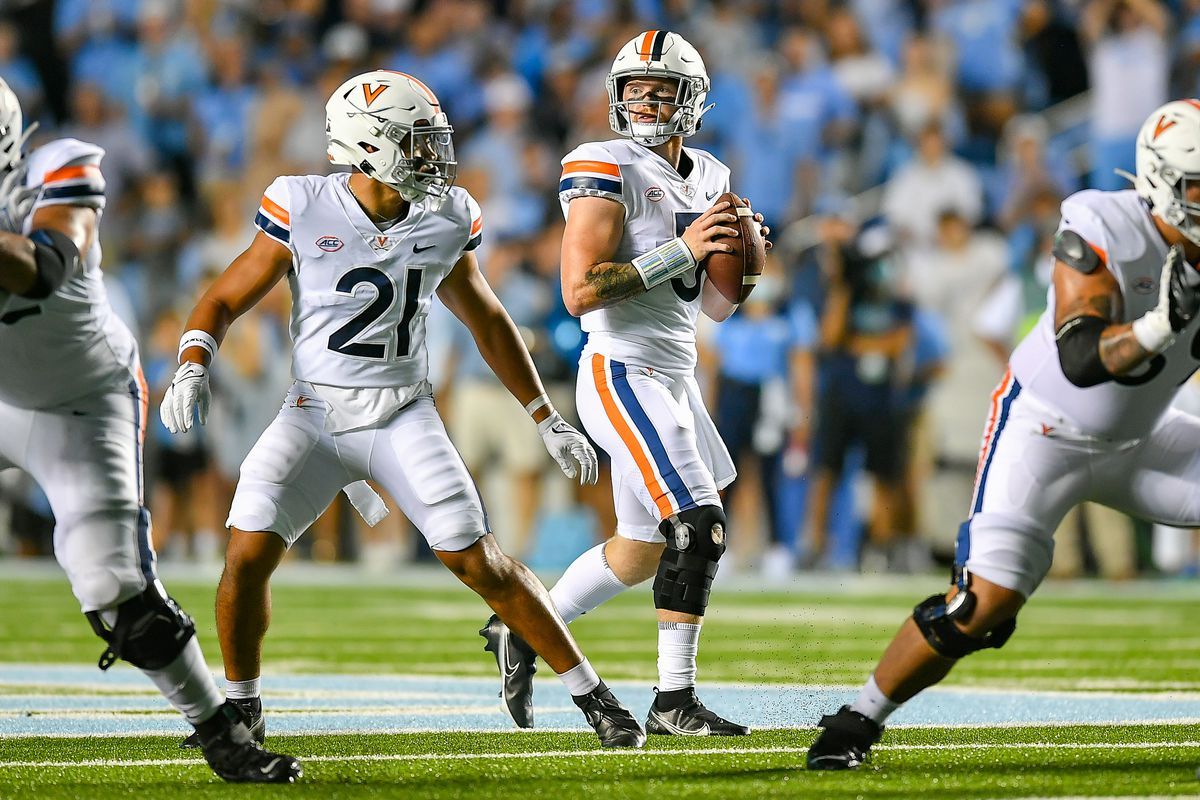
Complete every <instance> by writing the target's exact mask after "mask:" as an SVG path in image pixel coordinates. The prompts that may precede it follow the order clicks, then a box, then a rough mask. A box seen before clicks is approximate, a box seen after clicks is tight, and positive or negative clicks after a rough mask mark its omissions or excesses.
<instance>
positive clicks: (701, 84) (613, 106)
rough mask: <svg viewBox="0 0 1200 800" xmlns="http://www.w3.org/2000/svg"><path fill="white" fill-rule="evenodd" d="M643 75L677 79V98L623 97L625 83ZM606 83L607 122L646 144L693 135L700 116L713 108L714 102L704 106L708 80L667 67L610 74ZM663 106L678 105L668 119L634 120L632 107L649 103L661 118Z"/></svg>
mask: <svg viewBox="0 0 1200 800" xmlns="http://www.w3.org/2000/svg"><path fill="white" fill-rule="evenodd" d="M642 77H649V78H667V79H670V80H673V81H676V83H677V88H676V90H675V98H674V99H673V100H656V99H652V97H650V96H647V97H646V98H644V99H642V98H639V99H633V100H626V99H624V93H625V85H626V84H627V83H628V82H629V81H630V80H633V79H635V78H642ZM605 86H606V88H607V89H608V122H609V125H610V126H611V127H612V129H613V131H614V132H616V133H619V134H621V135H622V136H628V137H629V138H631V139H633V140H634V141H635V142H638V143H639V144H642V145H645V146H647V147H655V146H657V145H660V144H662V143H663V142H665V141H667V140H668V139H670V138H671V137H672V136H684V137H687V136H691V135H692V134H693V133H695V132H696V131H697V130H699V129H700V118H701V117H703V116H704V114H705V113H707V112H708V110H709V109H710V108H712V107H713V106H712V104H710V105H708V106H704V105H703V104H704V98H705V96H706V95H707V93H708V82H707V81H706V80H704V79H703V78H701V77H698V76H695V75H684V74H683V73H679V72H669V71H665V70H654V71H653V72H651V71H649V70H645V71H642V70H638V71H633V72H625V73H611V74H609V76H608V78H607V79H606V80H605ZM664 105H667V106H674V108H675V112H674V113H673V114H671V116H670V118H669V119H667V120H666V121H665V122H662V121H659V122H655V123H638V122H633V117H632V115H631V112H630V110H629V107H630V106H648V107H650V108H652V109H653V112H652V113H654V114H655V115H656V118H657V119H659V120H661V119H662V114H660V113H659V112H660V110H661V108H662V106H664Z"/></svg>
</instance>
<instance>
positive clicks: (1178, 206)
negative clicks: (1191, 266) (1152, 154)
mask: <svg viewBox="0 0 1200 800" xmlns="http://www.w3.org/2000/svg"><path fill="white" fill-rule="evenodd" d="M1138 183H1140V184H1141V185H1140V186H1138V188H1139V189H1140V190H1141V191H1140V192H1139V193H1141V194H1142V196H1144V197H1148V198H1149V199H1150V205H1151V211H1152V212H1153V213H1154V214H1155V215H1156V216H1158V217H1160V218H1161V219H1162V221H1163V222H1165V223H1167V224H1168V225H1170V226H1171V227H1173V228H1175V229H1176V230H1178V231H1179V232H1180V233H1182V234H1183V235H1184V236H1185V237H1187V238H1188V239H1189V240H1190V241H1191V242H1192V243H1193V244H1196V245H1200V203H1192V202H1189V201H1188V199H1187V190H1188V188H1189V187H1191V186H1200V174H1197V173H1185V172H1183V171H1181V170H1179V169H1177V168H1175V167H1172V166H1169V165H1161V166H1160V167H1159V168H1158V169H1157V170H1153V171H1150V170H1147V171H1145V173H1144V174H1142V175H1139V176H1138V177H1137V178H1136V179H1135V184H1138Z"/></svg>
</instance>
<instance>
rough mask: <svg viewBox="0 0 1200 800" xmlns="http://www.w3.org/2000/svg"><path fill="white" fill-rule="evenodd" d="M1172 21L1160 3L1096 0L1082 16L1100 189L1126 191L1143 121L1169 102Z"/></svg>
mask: <svg viewBox="0 0 1200 800" xmlns="http://www.w3.org/2000/svg"><path fill="white" fill-rule="evenodd" d="M1168 21H1169V17H1168V14H1167V10H1166V9H1165V8H1164V7H1163V6H1162V5H1160V4H1159V2H1158V0H1091V2H1090V3H1088V5H1087V7H1086V8H1085V9H1084V10H1083V15H1082V17H1081V18H1080V32H1081V33H1082V35H1083V40H1084V42H1085V44H1086V46H1087V49H1088V71H1089V73H1090V74H1091V83H1092V131H1091V136H1092V141H1091V145H1092V147H1091V156H1092V178H1091V185H1092V188H1094V189H1122V188H1124V187H1125V179H1124V178H1122V177H1120V176H1119V175H1117V174H1116V173H1115V172H1114V170H1117V169H1121V170H1125V171H1126V172H1132V171H1133V167H1134V163H1133V153H1134V146H1133V145H1134V139H1135V138H1136V137H1137V132H1138V128H1139V127H1141V124H1142V121H1143V120H1145V119H1146V117H1147V116H1149V114H1150V112H1152V111H1153V110H1154V109H1155V108H1157V107H1158V106H1160V105H1162V104H1163V103H1164V102H1166V100H1167V81H1168V77H1169V73H1170V62H1169V53H1168V49H1167V46H1166V41H1165V37H1166V33H1167V24H1168Z"/></svg>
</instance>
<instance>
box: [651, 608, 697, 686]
mask: <svg viewBox="0 0 1200 800" xmlns="http://www.w3.org/2000/svg"><path fill="white" fill-rule="evenodd" d="M699 649H700V626H699V625H696V624H693V623H691V622H660V623H658V689H659V691H661V692H669V691H672V690H673V689H686V688H688V687H689V686H695V685H696V651H697V650H699Z"/></svg>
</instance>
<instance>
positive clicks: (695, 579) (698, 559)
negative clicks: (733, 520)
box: [654, 506, 725, 616]
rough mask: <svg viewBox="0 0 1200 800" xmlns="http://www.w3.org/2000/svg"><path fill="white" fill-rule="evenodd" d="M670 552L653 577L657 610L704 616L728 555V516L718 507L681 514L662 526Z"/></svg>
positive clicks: (690, 509) (701, 508)
mask: <svg viewBox="0 0 1200 800" xmlns="http://www.w3.org/2000/svg"><path fill="white" fill-rule="evenodd" d="M659 531H660V532H661V533H662V535H663V536H664V537H666V539H667V549H666V550H664V551H663V554H662V558H661V559H660V560H659V562H658V574H657V575H655V576H654V607H655V608H659V609H665V610H667V611H678V612H680V613H683V614H695V615H697V616H703V615H704V609H705V608H707V607H708V594H709V591H710V589H711V588H712V582H713V578H714V577H716V574H717V562H718V561H720V560H721V554H722V553H724V552H725V512H724V511H723V510H721V509H720V508H718V507H717V506H699V507H697V508H689V509H688V510H687V511H680V512H679V513H678V514H674V515H672V516H670V517H668V518H667V519H665V520H663V521H662V523H661V524H660V525H659Z"/></svg>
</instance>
